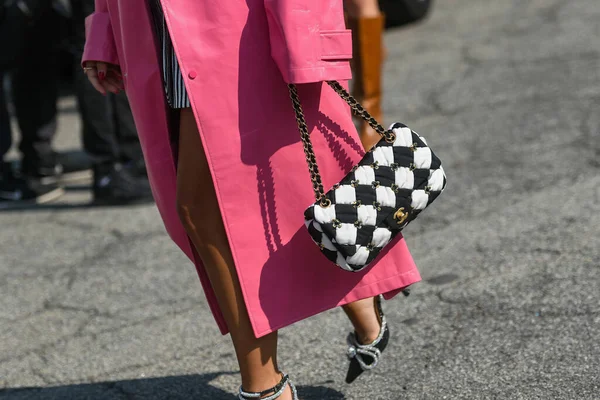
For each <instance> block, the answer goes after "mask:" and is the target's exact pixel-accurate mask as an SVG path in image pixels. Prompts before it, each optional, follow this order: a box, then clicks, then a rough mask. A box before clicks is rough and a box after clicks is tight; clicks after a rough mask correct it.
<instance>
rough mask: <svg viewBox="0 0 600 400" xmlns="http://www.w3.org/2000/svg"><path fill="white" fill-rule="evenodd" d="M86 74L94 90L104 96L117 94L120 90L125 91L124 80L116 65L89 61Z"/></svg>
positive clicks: (85, 69) (85, 70)
mask: <svg viewBox="0 0 600 400" xmlns="http://www.w3.org/2000/svg"><path fill="white" fill-rule="evenodd" d="M84 72H85V74H86V75H87V77H88V79H89V81H90V82H91V83H92V85H93V86H94V88H95V89H96V90H97V91H99V92H100V93H102V94H103V95H106V93H107V92H112V93H115V94H117V93H119V91H120V90H124V87H123V78H122V77H121V73H120V69H119V67H118V66H116V65H111V64H107V63H103V62H100V61H88V62H86V64H85V68H84Z"/></svg>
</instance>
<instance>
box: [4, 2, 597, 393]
mask: <svg viewBox="0 0 600 400" xmlns="http://www.w3.org/2000/svg"><path fill="white" fill-rule="evenodd" d="M598 21H600V6H599V5H598V1H597V0H579V1H576V2H566V1H558V0H531V1H519V2H513V1H487V0H460V1H459V0H446V1H441V0H440V1H438V2H437V4H436V6H435V10H434V12H433V14H432V16H431V18H430V19H429V20H428V21H426V22H425V23H424V24H421V25H419V26H416V27H410V28H408V29H401V30H396V31H393V32H390V33H389V34H388V35H387V37H386V43H387V47H388V59H387V65H386V76H385V88H386V92H385V95H386V99H385V100H386V101H385V111H386V117H387V118H386V119H387V122H392V121H394V120H399V121H402V122H405V123H406V124H407V125H409V126H411V127H412V128H413V129H415V130H417V131H418V132H420V133H421V134H423V136H425V137H426V139H427V140H428V142H429V144H431V145H432V147H433V148H434V150H435V151H436V152H437V153H438V155H439V156H440V157H441V158H442V160H443V162H444V163H445V169H446V172H447V174H448V178H449V183H448V189H447V191H446V192H445V193H444V194H443V196H442V197H440V199H439V200H438V201H437V202H436V203H435V204H434V206H432V208H431V210H428V211H427V212H425V213H424V214H423V215H422V216H421V217H420V218H419V221H417V222H415V223H414V225H412V226H410V227H409V228H408V230H407V231H406V233H405V236H406V238H407V241H408V244H409V246H410V248H411V251H412V252H413V255H414V257H415V259H416V261H417V264H418V265H419V267H420V269H421V271H422V275H423V278H424V282H423V283H421V284H418V285H416V286H415V287H414V289H413V291H412V294H411V296H410V297H408V298H403V297H402V296H400V297H398V298H396V299H394V300H392V301H390V302H388V303H386V304H385V310H386V311H387V314H388V319H389V321H390V324H391V329H392V341H391V344H390V348H389V350H387V351H386V353H385V356H384V357H383V359H382V363H381V365H380V366H379V367H378V368H377V370H376V371H375V372H374V373H373V374H372V375H371V376H368V377H363V378H361V379H360V380H359V381H357V382H356V383H355V384H354V385H352V386H348V385H345V384H344V383H343V378H344V374H345V368H346V365H347V364H346V360H345V355H344V352H345V335H346V333H347V331H348V330H349V323H348V322H347V320H346V319H345V317H344V315H343V313H342V312H341V311H340V310H332V311H329V312H326V313H324V314H322V315H319V316H316V317H314V318H311V319H309V320H306V321H303V322H301V323H298V324H296V325H294V326H292V327H290V328H287V329H285V330H283V331H282V332H281V345H280V349H281V351H280V361H281V363H282V367H283V368H284V369H285V370H286V371H288V372H290V373H291V374H292V376H293V379H294V380H295V381H296V382H297V383H299V384H300V392H301V395H302V398H303V399H351V400H359V399H385V400H387V399H391V400H393V399H433V400H437V399H544V400H548V399H577V400H580V399H590V400H592V399H598V398H600V378H599V372H598V371H600V344H599V343H600V300H599V296H598V294H599V293H600V40H599V37H600V25H599V23H598ZM62 109H63V111H64V112H63V113H62V117H61V132H60V134H59V136H58V144H59V147H60V148H62V149H72V148H77V147H78V146H79V138H78V135H79V131H78V129H79V127H78V121H77V115H76V114H75V112H74V109H73V102H72V100H70V99H68V100H67V101H65V102H63V103H62ZM307 179H308V176H307ZM89 199H90V195H89V193H88V192H87V189H86V188H85V187H75V188H72V190H70V191H69V194H68V195H67V196H66V197H65V198H64V199H63V200H62V201H61V202H60V203H57V204H53V205H49V206H45V207H42V208H40V209H36V210H29V211H19V212H2V213H0V227H1V229H0V398H1V399H19V400H21V399H23V400H24V399H42V400H50V399H94V400H97V399H155V400H162V399H178V400H179V399H180V400H184V399H186V400H187V399H212V400H221V399H223V400H225V399H228V400H231V399H233V398H234V396H233V393H234V392H235V391H236V389H237V385H238V384H239V381H238V377H237V375H236V370H237V367H236V362H235V357H234V354H233V349H232V347H231V345H230V343H229V338H228V337H222V336H220V334H219V332H218V330H217V327H216V325H215V323H214V322H213V319H212V316H211V314H210V311H209V309H208V306H207V303H206V301H205V299H204V296H203V294H202V292H201V288H200V284H199V282H198V279H197V276H196V273H195V271H194V268H193V266H192V265H191V264H190V263H189V262H188V261H187V260H186V259H185V258H184V256H183V255H182V254H181V253H180V252H179V251H178V249H177V248H176V247H175V245H174V244H172V243H171V241H170V240H169V239H168V237H167V236H166V234H165V233H164V229H163V227H162V224H161V221H160V218H159V215H158V213H157V211H156V210H155V208H154V206H138V207H129V208H88V207H86V203H87V201H89ZM401 297H402V298H401Z"/></svg>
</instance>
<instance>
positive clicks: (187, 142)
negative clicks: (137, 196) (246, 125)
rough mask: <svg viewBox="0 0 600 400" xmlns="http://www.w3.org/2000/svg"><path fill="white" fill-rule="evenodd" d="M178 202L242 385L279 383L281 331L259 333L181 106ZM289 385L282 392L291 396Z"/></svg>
mask: <svg viewBox="0 0 600 400" xmlns="http://www.w3.org/2000/svg"><path fill="white" fill-rule="evenodd" d="M180 121H181V122H180V129H179V160H178V166H177V202H178V210H179V216H180V218H181V221H182V222H183V225H184V227H185V229H186V231H187V233H188V235H189V236H190V238H191V240H192V242H193V243H194V245H195V247H196V250H197V251H198V253H199V255H200V258H201V259H202V262H203V263H204V267H205V269H206V272H207V274H208V277H209V279H210V282H211V285H212V287H213V289H214V291H215V294H216V297H217V301H218V303H219V306H220V308H221V311H222V312H223V316H224V317H225V321H226V323H227V326H228V328H229V330H230V332H231V339H232V341H233V345H234V347H235V352H236V355H237V359H238V363H239V365H240V372H241V376H242V387H243V388H244V390H245V391H247V392H260V391H263V390H265V389H268V388H271V387H273V386H275V385H276V384H277V383H278V382H279V381H280V380H281V375H280V373H279V370H278V367H277V332H274V333H271V334H269V335H266V336H264V337H261V338H260V339H257V338H255V336H254V332H253V330H252V326H251V325H250V319H249V317H248V313H247V310H246V305H245V303H244V300H243V298H242V291H241V288H240V282H239V280H238V277H237V272H236V270H235V265H234V263H233V258H232V255H231V251H230V248H229V243H228V240H227V236H226V234H225V229H224V227H223V222H222V219H221V213H220V210H219V205H218V202H217V198H216V194H215V191H214V186H213V183H212V178H211V175H210V171H209V168H208V163H207V160H206V157H205V155H204V149H203V147H202V141H201V140H200V135H199V133H198V128H197V126H196V120H195V119H194V115H193V113H192V111H191V109H190V108H187V109H183V110H181V117H180ZM291 398H292V397H291V391H290V390H289V388H288V389H287V391H286V393H284V395H282V396H281V397H280V399H281V400H290V399H291Z"/></svg>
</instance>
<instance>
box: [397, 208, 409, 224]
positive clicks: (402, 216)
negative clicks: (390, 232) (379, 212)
mask: <svg viewBox="0 0 600 400" xmlns="http://www.w3.org/2000/svg"><path fill="white" fill-rule="evenodd" d="M407 218H408V212H405V211H404V207H400V208H399V209H398V211H396V213H395V214H394V219H395V220H396V221H398V225H402V224H403V223H404V222H405V221H406V219H407Z"/></svg>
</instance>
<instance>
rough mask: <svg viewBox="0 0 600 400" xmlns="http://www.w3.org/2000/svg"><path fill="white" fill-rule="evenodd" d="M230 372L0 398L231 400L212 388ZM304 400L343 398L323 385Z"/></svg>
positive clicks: (7, 393)
mask: <svg viewBox="0 0 600 400" xmlns="http://www.w3.org/2000/svg"><path fill="white" fill-rule="evenodd" d="M232 374H233V373H231V372H217V373H212V374H203V375H181V376H167V377H162V378H148V379H134V380H125V381H115V382H98V383H90V384H77V385H66V386H55V387H26V388H18V389H2V390H0V399H10V400H34V399H35V400H66V399H78V400H121V399H128V400H129V399H140V400H141V399H144V400H167V399H168V400H196V399H197V400H209V399H210V400H234V399H236V398H237V397H236V396H235V395H233V394H232V393H228V392H225V391H223V390H221V389H219V388H217V387H215V386H212V385H211V381H213V380H214V379H216V378H218V377H219V376H221V375H232ZM298 392H299V395H300V396H301V398H302V399H303V400H317V399H318V400H343V399H344V395H343V394H342V393H340V392H338V391H336V390H333V389H331V388H327V387H323V386H300V387H298Z"/></svg>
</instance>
